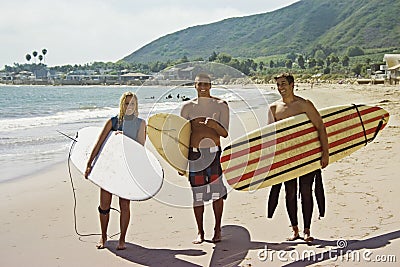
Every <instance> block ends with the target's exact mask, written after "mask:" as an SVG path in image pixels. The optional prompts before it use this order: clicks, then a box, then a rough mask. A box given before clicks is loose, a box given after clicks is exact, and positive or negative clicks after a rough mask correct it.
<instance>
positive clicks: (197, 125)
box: [181, 73, 229, 244]
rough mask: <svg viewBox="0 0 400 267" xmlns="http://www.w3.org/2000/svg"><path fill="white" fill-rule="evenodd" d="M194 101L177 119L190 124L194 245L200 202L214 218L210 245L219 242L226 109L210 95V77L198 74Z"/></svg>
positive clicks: (199, 238) (201, 234)
mask: <svg viewBox="0 0 400 267" xmlns="http://www.w3.org/2000/svg"><path fill="white" fill-rule="evenodd" d="M195 88H196V90H197V98H195V99H192V100H190V101H188V103H186V104H185V105H183V107H182V109H181V116H182V117H183V118H185V119H187V120H189V121H190V123H191V135H190V148H189V157H188V159H189V181H190V185H191V187H192V193H193V210H194V214H195V218H196V223H197V231H198V232H197V233H198V235H197V238H196V240H194V241H193V243H194V244H200V243H202V242H203V241H204V240H205V239H204V228H203V214H204V202H205V201H208V200H212V201H213V210H214V217H215V227H214V236H213V238H212V240H211V241H212V242H214V243H216V242H219V241H221V218H222V212H223V206H224V202H223V199H224V198H226V194H227V190H226V188H225V186H224V184H223V182H222V169H221V163H220V156H221V144H220V138H221V137H227V136H228V128H229V106H228V104H227V102H226V101H223V100H221V99H219V98H216V97H213V96H211V94H210V89H211V78H210V76H209V75H208V74H205V73H200V74H198V75H197V76H196V78H195Z"/></svg>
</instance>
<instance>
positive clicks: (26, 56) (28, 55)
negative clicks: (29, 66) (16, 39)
mask: <svg viewBox="0 0 400 267" xmlns="http://www.w3.org/2000/svg"><path fill="white" fill-rule="evenodd" d="M25 58H26V60H27V61H28V62H29V61H30V60H31V58H32V56H31V55H30V54H26V55H25Z"/></svg>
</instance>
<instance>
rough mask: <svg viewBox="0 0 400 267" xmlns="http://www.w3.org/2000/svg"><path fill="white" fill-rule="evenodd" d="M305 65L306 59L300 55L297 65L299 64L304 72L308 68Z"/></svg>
mask: <svg viewBox="0 0 400 267" xmlns="http://www.w3.org/2000/svg"><path fill="white" fill-rule="evenodd" d="M304 63H305V60H304V57H303V55H300V56H299V57H298V58H297V64H299V66H300V68H301V69H303V70H304V69H305V68H306V67H305V65H304Z"/></svg>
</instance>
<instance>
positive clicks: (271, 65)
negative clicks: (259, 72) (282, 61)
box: [269, 59, 275, 69]
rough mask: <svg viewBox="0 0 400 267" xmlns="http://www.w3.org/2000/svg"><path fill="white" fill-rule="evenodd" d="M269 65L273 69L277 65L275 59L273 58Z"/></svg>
mask: <svg viewBox="0 0 400 267" xmlns="http://www.w3.org/2000/svg"><path fill="white" fill-rule="evenodd" d="M269 67H270V68H271V69H272V68H273V67H275V63H274V61H273V60H272V59H271V61H270V62H269Z"/></svg>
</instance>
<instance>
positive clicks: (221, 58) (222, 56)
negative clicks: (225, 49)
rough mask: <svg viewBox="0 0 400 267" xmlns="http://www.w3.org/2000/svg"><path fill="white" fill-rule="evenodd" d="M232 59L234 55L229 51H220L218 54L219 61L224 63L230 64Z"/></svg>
mask: <svg viewBox="0 0 400 267" xmlns="http://www.w3.org/2000/svg"><path fill="white" fill-rule="evenodd" d="M231 60H232V56H231V55H229V54H227V53H220V54H218V56H217V61H218V62H219V63H222V64H228V63H229V62H230V61H231Z"/></svg>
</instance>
